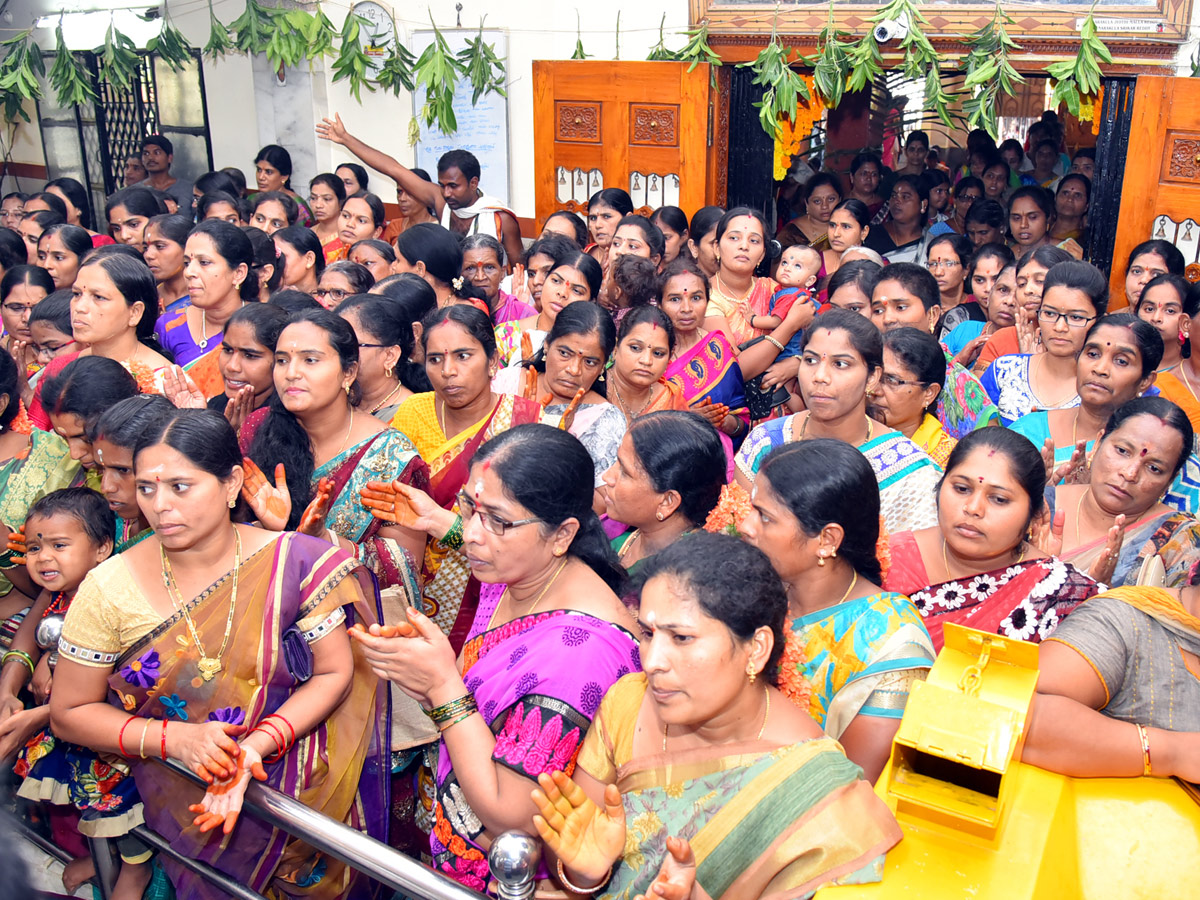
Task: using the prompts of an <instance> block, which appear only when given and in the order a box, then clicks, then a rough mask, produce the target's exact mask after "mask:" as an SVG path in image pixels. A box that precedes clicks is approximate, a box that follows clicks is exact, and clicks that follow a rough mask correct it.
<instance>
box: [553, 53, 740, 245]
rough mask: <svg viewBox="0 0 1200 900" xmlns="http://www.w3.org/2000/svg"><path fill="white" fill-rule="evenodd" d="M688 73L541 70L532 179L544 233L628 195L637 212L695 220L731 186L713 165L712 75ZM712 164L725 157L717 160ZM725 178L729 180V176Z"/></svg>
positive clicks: (655, 65) (624, 68) (559, 66)
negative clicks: (616, 193)
mask: <svg viewBox="0 0 1200 900" xmlns="http://www.w3.org/2000/svg"><path fill="white" fill-rule="evenodd" d="M687 69H688V64H687V63H675V62H601V61H589V60H562V61H544V60H539V61H535V62H534V64H533V103H534V109H533V136H534V148H535V153H536V160H537V161H536V163H535V165H534V175H535V183H536V203H537V217H538V224H539V227H540V225H541V224H542V223H544V222H545V220H546V217H547V216H549V215H550V214H551V213H552V212H555V211H556V210H560V209H568V210H571V211H572V212H577V213H579V214H581V215H584V216H586V215H587V201H588V197H590V196H591V195H592V194H594V193H595V192H596V191H598V190H600V189H601V188H604V187H620V188H624V189H625V190H626V191H628V192H629V194H630V196H631V197H633V205H634V208H635V210H636V211H637V212H639V213H642V214H644V215H649V214H650V213H651V212H652V211H653V210H654V209H656V208H657V207H659V206H678V207H681V208H682V209H683V210H684V212H686V213H687V214H688V215H689V216H691V214H692V213H694V212H695V211H696V210H697V209H699V208H700V207H701V206H704V205H705V204H706V203H710V202H715V201H716V200H717V199H721V200H723V199H724V198H723V197H719V196H718V193H717V188H718V184H723V182H724V178H723V177H722V178H719V179H718V178H716V177H710V171H711V172H712V174H713V175H714V176H715V175H716V174H717V173H716V170H715V168H713V167H712V166H710V163H709V157H710V154H709V147H710V146H711V145H712V143H713V140H712V135H713V120H714V119H715V118H716V116H714V115H713V110H712V109H711V107H712V105H713V104H712V99H711V98H710V90H709V67H708V66H707V65H698V66H696V68H695V69H694V70H692V71H691V72H688V70H687ZM711 156H712V157H713V160H714V166H715V160H716V159H717V157H718V154H717V153H713V154H711ZM722 174H723V173H722Z"/></svg>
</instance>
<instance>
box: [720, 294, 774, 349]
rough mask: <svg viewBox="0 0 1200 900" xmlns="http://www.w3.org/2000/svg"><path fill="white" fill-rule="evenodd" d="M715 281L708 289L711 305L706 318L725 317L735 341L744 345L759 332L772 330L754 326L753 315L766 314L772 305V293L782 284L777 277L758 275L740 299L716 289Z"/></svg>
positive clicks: (759, 333)
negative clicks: (748, 291)
mask: <svg viewBox="0 0 1200 900" xmlns="http://www.w3.org/2000/svg"><path fill="white" fill-rule="evenodd" d="M713 281H714V283H713V284H712V285H711V286H710V287H709V289H708V307H707V308H706V309H705V311H704V316H705V318H708V317H709V316H724V317H725V321H726V322H728V323H729V328H730V330H731V334H730V335H729V337H731V338H732V339H733V342H734V343H735V344H744V343H745V342H746V341H748V340H751V339H752V338H756V337H758V336H759V335H763V334H769V333H770V332H767V331H763V330H762V329H761V328H751V327H750V317H751V316H756V315H759V316H762V315H766V314H767V310H768V309H769V308H770V305H771V295H772V294H774V293H775V289H776V288H778V287H779V285H777V284H776V283H775V281H774V279H771V278H766V277H759V278H755V279H754V284H753V285H752V286H751V287H750V293H749V294H747V295H746V296H745V297H743V298H742V299H740V300H738V299H735V298H733V297H730V296H729V295H728V294H725V293H723V292H722V291H721V290H720V289H718V288H717V286H716V279H714V280H713Z"/></svg>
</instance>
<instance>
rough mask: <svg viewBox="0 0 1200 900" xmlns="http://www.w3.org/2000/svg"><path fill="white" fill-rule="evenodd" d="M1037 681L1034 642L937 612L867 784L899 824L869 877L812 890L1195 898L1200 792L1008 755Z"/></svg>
mask: <svg viewBox="0 0 1200 900" xmlns="http://www.w3.org/2000/svg"><path fill="white" fill-rule="evenodd" d="M1036 686H1037V646H1036V645H1034V644H1029V643H1026V642H1024V641H1018V640H1014V639H1012V638H1007V637H1002V636H1000V635H996V634H988V633H985V632H982V631H977V630H975V629H972V628H965V627H963V626H960V625H953V624H948V625H946V627H945V647H944V648H943V650H942V652H941V653H940V654H938V658H937V661H936V662H935V663H934V665H933V668H932V669H931V670H930V672H929V677H928V679H927V680H926V681H924V682H922V683H918V684H916V685H914V689H913V691H912V693H911V695H910V696H909V700H908V705H907V706H906V707H905V711H904V718H903V720H902V721H901V724H900V729H899V731H898V732H897V733H896V738H895V740H894V741H893V743H892V755H891V759H890V761H889V762H888V765H887V766H886V767H885V768H884V770H883V773H882V774H881V775H880V777H879V782H878V784H876V786H875V792H876V793H877V794H878V795H879V796H880V797H881V798H882V799H883V800H884V801H885V802H886V803H887V804H888V806H889V807H891V809H892V811H893V812H894V813H895V815H896V819H897V821H898V822H899V823H900V827H901V830H902V831H903V832H904V838H903V840H901V842H900V843H899V844H898V845H897V846H896V847H894V848H893V849H892V850H891V851H890V852H889V853H888V856H887V864H886V866H885V868H884V875H883V881H882V882H880V883H878V884H872V885H862V886H857V885H856V886H849V887H834V888H825V889H824V890H822V891H819V892H818V894H817V897H818V900H849V898H860V897H861V898H864V900H883V898H892V897H904V898H914V900H942V898H944V900H964V898H972V900H987V898H1004V900H1072V898H1080V900H1108V898H1113V900H1117V898H1120V900H1133V898H1144V900H1158V898H1167V897H1170V898H1172V900H1181V898H1195V900H1200V805H1197V804H1196V802H1195V801H1193V800H1192V799H1191V798H1190V797H1189V796H1188V794H1187V793H1186V792H1185V791H1184V789H1183V788H1182V787H1181V786H1180V785H1179V784H1177V783H1176V782H1174V781H1171V780H1169V779H1162V778H1069V777H1066V776H1063V775H1057V774H1054V773H1052V772H1047V771H1045V770H1044V769H1039V768H1037V767H1035V766H1031V765H1027V764H1025V763H1022V762H1021V761H1020V755H1021V754H1020V749H1021V738H1022V733H1023V731H1024V728H1025V720H1026V716H1027V715H1028V713H1029V705H1030V702H1031V701H1032V700H1033V694H1034V691H1035V689H1036Z"/></svg>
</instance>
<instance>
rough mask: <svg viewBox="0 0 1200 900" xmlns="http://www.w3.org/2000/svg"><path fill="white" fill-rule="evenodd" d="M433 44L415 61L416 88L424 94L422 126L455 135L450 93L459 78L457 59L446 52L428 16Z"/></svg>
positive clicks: (448, 48)
mask: <svg viewBox="0 0 1200 900" xmlns="http://www.w3.org/2000/svg"><path fill="white" fill-rule="evenodd" d="M429 23H430V24H431V25H433V40H432V41H430V43H429V46H428V47H426V48H425V50H424V51H423V52H422V53H421V56H420V58H418V59H417V64H416V67H415V73H416V82H417V87H418V88H424V90H425V104H424V106H423V107H422V109H421V117H422V119H424V121H425V124H426V125H434V124H436V125H437V127H438V128H439V129H441V131H442V133H443V134H453V133H454V132H456V131H458V119H457V117H455V115H454V89H455V88H456V87H458V80H459V79H460V78H461V77H462V76H463V74H464V73H463V70H462V65H461V64H460V63H459V61H458V57H456V56H455V55H454V53H453V52H452V51H451V50H450V45H449V44H447V43H446V38H445V37H443V36H442V33H441V31H439V30H438V27H437V23H435V22H434V21H433V16H432V14H431V15H430V17H429Z"/></svg>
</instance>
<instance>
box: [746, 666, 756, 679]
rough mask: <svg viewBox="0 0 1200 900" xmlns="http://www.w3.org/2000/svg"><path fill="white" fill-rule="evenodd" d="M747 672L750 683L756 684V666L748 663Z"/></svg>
mask: <svg viewBox="0 0 1200 900" xmlns="http://www.w3.org/2000/svg"><path fill="white" fill-rule="evenodd" d="M746 674H747V675H749V676H750V683H751V684H754V682H755V680H756V679H757V678H758V673H757V672H755V671H754V666H752V665H750V664H749V663H747V664H746Z"/></svg>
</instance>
